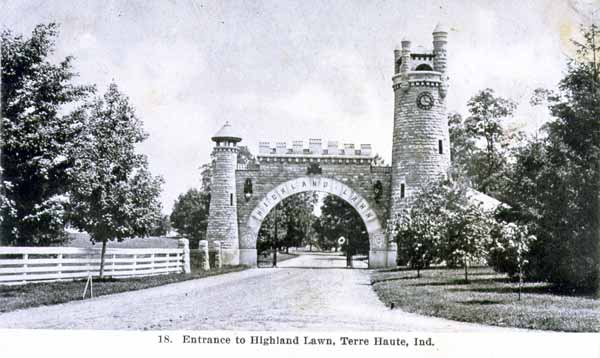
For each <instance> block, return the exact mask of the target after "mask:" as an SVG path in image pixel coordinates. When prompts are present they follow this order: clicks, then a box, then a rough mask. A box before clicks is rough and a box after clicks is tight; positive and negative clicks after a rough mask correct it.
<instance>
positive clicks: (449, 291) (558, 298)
mask: <svg viewBox="0 0 600 358" xmlns="http://www.w3.org/2000/svg"><path fill="white" fill-rule="evenodd" d="M469 281H470V283H468V284H467V283H465V282H464V270H463V269H445V268H444V269H437V268H435V269H428V270H423V271H421V278H416V271H413V270H405V269H404V270H403V269H396V270H379V271H375V272H374V273H373V274H372V276H371V284H372V285H373V288H374V290H375V292H377V295H378V296H379V299H380V300H381V301H382V302H383V303H385V304H386V305H387V306H390V305H391V303H394V306H395V308H401V309H403V310H405V311H407V312H413V313H419V314H424V315H428V316H436V317H443V318H448V319H452V320H456V321H464V322H475V323H483V324H488V325H495V326H508V327H520V328H533V329H540V330H553V331H569V332H600V300H599V299H595V298H594V297H593V295H591V294H590V295H576V294H566V293H560V292H557V290H556V289H554V288H553V286H552V285H551V284H548V283H543V282H537V283H534V282H526V283H524V285H523V295H522V297H521V301H518V300H517V292H518V284H517V283H516V282H512V281H510V280H509V279H508V278H507V277H506V276H505V275H502V274H498V273H496V272H494V271H493V270H492V269H491V268H488V267H481V268H471V269H470V270H469Z"/></svg>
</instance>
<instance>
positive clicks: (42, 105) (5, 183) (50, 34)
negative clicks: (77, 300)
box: [0, 23, 94, 245]
mask: <svg viewBox="0 0 600 358" xmlns="http://www.w3.org/2000/svg"><path fill="white" fill-rule="evenodd" d="M57 36H58V26H57V25H56V24H53V23H52V24H48V25H38V26H36V27H35V29H34V30H33V32H32V35H31V38H24V37H23V36H21V35H15V34H13V33H12V32H11V31H8V30H5V31H3V32H2V34H1V37H2V51H1V53H2V60H1V62H2V66H1V67H2V86H1V87H2V94H1V96H0V97H1V104H0V107H1V110H2V122H1V125H0V127H1V129H2V137H1V139H0V164H1V166H2V178H1V180H0V192H1V195H0V197H1V198H0V211H1V215H0V217H1V220H0V221H1V226H0V238H2V240H1V241H2V243H3V244H10V245H49V244H51V243H56V242H60V241H62V240H63V239H64V238H65V235H64V225H65V220H64V215H65V205H66V203H67V201H68V196H67V195H66V193H67V189H68V176H67V172H68V171H69V170H70V168H71V167H72V165H73V160H72V158H71V157H69V155H68V153H69V151H70V149H69V148H70V146H71V144H72V143H74V142H76V138H77V137H78V136H79V135H80V132H81V129H82V127H83V126H82V123H81V122H80V121H79V120H78V119H79V118H78V117H76V116H72V115H68V114H65V112H66V111H67V108H68V107H69V106H77V104H79V103H80V101H81V100H82V99H84V98H86V97H87V96H88V95H89V94H91V93H92V92H93V90H94V88H93V87H91V86H77V85H74V84H72V80H73V79H74V77H76V74H75V73H74V72H73V69H72V62H73V58H72V57H66V58H65V59H63V60H62V61H61V62H59V63H58V64H55V63H52V62H50V60H49V58H50V57H51V55H52V54H53V52H54V47H55V40H56V38H57Z"/></svg>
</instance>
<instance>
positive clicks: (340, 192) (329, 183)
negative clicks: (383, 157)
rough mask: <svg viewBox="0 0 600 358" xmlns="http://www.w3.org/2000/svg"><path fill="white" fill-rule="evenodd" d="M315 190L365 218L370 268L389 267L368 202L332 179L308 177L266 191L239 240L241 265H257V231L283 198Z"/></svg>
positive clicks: (379, 227)
mask: <svg viewBox="0 0 600 358" xmlns="http://www.w3.org/2000/svg"><path fill="white" fill-rule="evenodd" d="M308 191H316V192H324V193H327V194H332V195H334V196H336V197H338V198H340V199H342V200H343V201H345V202H347V203H348V204H349V205H350V206H351V207H353V208H354V210H356V212H357V213H358V215H359V216H360V218H361V219H362V221H363V223H364V225H365V227H366V229H367V234H368V236H369V267H386V266H387V262H388V259H393V260H394V261H395V258H388V255H389V251H388V248H387V242H386V236H385V233H384V230H383V227H382V224H381V221H380V219H379V218H378V216H377V214H376V212H375V210H373V209H372V207H371V204H370V203H369V200H368V199H367V198H365V197H363V196H362V195H361V194H359V193H358V192H357V191H355V190H353V189H352V188H351V187H350V186H348V185H346V184H344V183H342V182H340V181H338V180H336V179H333V178H330V177H324V176H306V177H299V178H296V179H292V180H288V181H285V182H283V183H281V184H279V185H277V186H275V187H274V188H273V189H271V190H270V191H269V192H267V193H266V194H265V195H264V196H263V197H262V198H261V199H260V200H259V201H258V204H257V205H256V206H255V207H254V209H253V210H252V211H251V213H250V215H249V217H248V220H247V222H246V223H244V225H246V230H244V232H245V233H244V235H243V236H242V237H241V238H240V239H241V242H240V263H242V264H249V265H252V266H255V265H256V243H257V239H258V232H259V230H260V227H261V225H262V222H263V220H264V219H265V218H266V216H267V215H268V213H269V212H270V211H271V210H272V209H273V208H274V207H275V206H276V205H277V204H279V203H280V202H281V201H282V200H283V199H285V198H287V197H289V196H291V195H294V194H297V193H301V192H308Z"/></svg>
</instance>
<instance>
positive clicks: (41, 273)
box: [0, 239, 190, 285]
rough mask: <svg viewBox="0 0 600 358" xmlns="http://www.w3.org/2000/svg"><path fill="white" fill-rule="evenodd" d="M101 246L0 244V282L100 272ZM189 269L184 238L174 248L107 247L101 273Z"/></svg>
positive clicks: (148, 273)
mask: <svg viewBox="0 0 600 358" xmlns="http://www.w3.org/2000/svg"><path fill="white" fill-rule="evenodd" d="M100 253H101V250H100V249H83V248H75V247H6V246H4V247H2V246H0V285H2V284H4V285H6V284H21V283H27V282H40V281H62V280H73V279H77V278H86V277H88V276H89V275H92V276H99V274H100ZM169 273H190V251H189V245H188V240H187V239H180V240H179V247H178V248H176V249H110V248H107V249H106V253H105V256H104V276H105V277H108V276H111V277H115V278H124V277H133V276H151V275H160V274H169Z"/></svg>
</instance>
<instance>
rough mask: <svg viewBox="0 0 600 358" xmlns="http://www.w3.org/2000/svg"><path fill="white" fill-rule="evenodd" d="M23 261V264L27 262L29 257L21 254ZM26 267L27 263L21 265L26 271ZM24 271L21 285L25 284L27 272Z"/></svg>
mask: <svg viewBox="0 0 600 358" xmlns="http://www.w3.org/2000/svg"><path fill="white" fill-rule="evenodd" d="M23 260H25V262H27V260H29V255H28V254H23ZM27 267H28V265H27V263H24V264H23V268H24V269H26V268H27ZM25 271H26V270H24V272H23V283H26V282H27V272H25Z"/></svg>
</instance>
